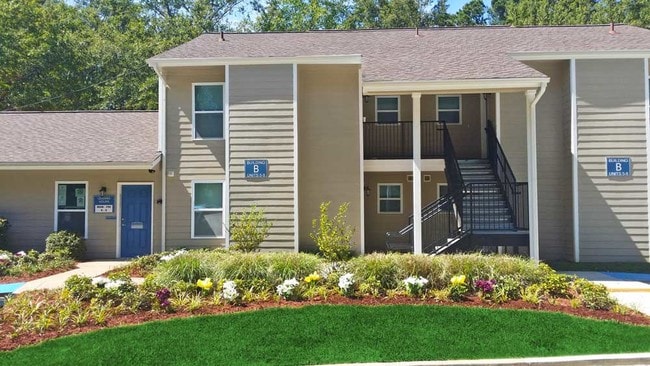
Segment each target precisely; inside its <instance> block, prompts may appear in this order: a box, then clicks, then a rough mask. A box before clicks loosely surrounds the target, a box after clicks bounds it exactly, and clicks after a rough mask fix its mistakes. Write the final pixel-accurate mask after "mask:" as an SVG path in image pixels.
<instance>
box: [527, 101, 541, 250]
mask: <svg viewBox="0 0 650 366" xmlns="http://www.w3.org/2000/svg"><path fill="white" fill-rule="evenodd" d="M535 95H536V91H535V90H527V91H526V130H527V137H528V141H527V153H528V232H529V234H528V235H529V238H530V257H531V258H533V259H535V260H539V229H538V217H537V216H538V210H537V127H536V121H535V114H536V113H535V104H534V103H535Z"/></svg>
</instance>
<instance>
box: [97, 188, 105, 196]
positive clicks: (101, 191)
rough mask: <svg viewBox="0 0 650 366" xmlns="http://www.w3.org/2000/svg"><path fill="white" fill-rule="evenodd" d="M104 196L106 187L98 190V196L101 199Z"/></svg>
mask: <svg viewBox="0 0 650 366" xmlns="http://www.w3.org/2000/svg"><path fill="white" fill-rule="evenodd" d="M104 194H106V187H104V186H102V187H101V188H100V189H99V195H100V196H102V197H104Z"/></svg>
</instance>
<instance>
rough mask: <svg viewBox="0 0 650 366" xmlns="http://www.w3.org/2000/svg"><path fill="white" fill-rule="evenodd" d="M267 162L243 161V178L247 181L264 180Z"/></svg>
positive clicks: (267, 171) (267, 167)
mask: <svg viewBox="0 0 650 366" xmlns="http://www.w3.org/2000/svg"><path fill="white" fill-rule="evenodd" d="M268 173H269V161H268V160H244V177H245V178H248V179H264V178H267V177H268Z"/></svg>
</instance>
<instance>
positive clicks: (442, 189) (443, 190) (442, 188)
mask: <svg viewBox="0 0 650 366" xmlns="http://www.w3.org/2000/svg"><path fill="white" fill-rule="evenodd" d="M447 192H449V187H448V186H447V183H438V198H440V197H442V196H444V195H446V194H447Z"/></svg>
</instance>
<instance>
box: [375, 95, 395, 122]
mask: <svg viewBox="0 0 650 366" xmlns="http://www.w3.org/2000/svg"><path fill="white" fill-rule="evenodd" d="M375 119H376V120H377V122H382V123H392V122H398V121H399V97H377V98H376V99H375Z"/></svg>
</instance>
